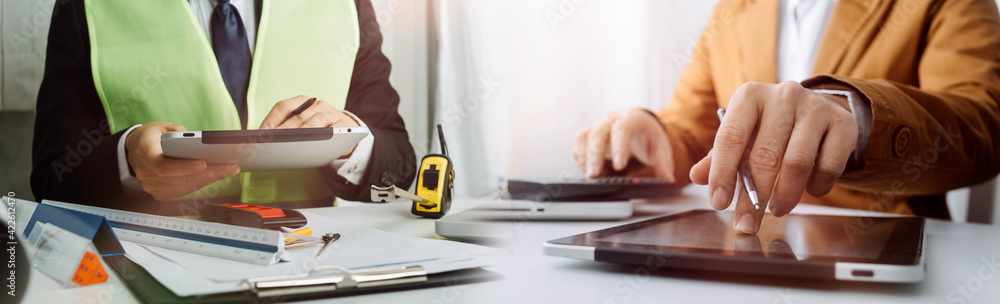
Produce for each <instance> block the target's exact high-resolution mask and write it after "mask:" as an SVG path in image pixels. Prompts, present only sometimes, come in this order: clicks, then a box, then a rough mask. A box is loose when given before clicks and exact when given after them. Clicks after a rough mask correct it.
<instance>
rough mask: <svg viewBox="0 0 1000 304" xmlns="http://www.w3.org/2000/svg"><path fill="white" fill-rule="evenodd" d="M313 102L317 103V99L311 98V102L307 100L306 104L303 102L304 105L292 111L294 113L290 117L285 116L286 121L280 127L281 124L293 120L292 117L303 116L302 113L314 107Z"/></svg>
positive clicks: (289, 114)
mask: <svg viewBox="0 0 1000 304" xmlns="http://www.w3.org/2000/svg"><path fill="white" fill-rule="evenodd" d="M313 102H316V98H315V97H313V98H309V100H306V102H303V103H302V105H300V106H299V107H298V108H295V110H292V113H288V116H285V119H284V120H282V121H281V123H279V124H278V125H279V126H280V125H281V124H283V123H285V122H286V121H288V120H289V119H292V117H295V115H299V114H302V112H305V111H306V109H309V107H311V106H312V105H313Z"/></svg>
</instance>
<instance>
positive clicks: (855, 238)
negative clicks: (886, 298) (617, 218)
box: [545, 210, 924, 282]
mask: <svg viewBox="0 0 1000 304" xmlns="http://www.w3.org/2000/svg"><path fill="white" fill-rule="evenodd" d="M732 216H733V213H732V212H731V211H714V210H693V211H689V212H685V213H680V214H675V215H668V216H663V217H658V218H653V219H650V220H646V221H641V222H637V223H632V224H627V225H622V226H617V227H612V228H608V229H604V230H599V231H594V232H589V233H584V234H579V235H575V236H570V237H566V238H561V239H556V240H552V241H549V242H547V243H546V244H545V253H546V254H547V255H552V256H561V257H570V258H578V259H584V260H594V261H602V262H611V263H624V264H633V265H648V264H650V263H654V264H656V265H658V266H661V267H666V268H676V269H688V270H702V271H713V272H733V273H743V274H759V275H776V276H789V277H810V278H821V279H836V280H860V281H882V282H915V281H921V280H923V277H924V264H923V254H922V249H923V243H924V219H923V218H920V217H875V218H873V217H853V216H829V215H803V214H792V215H788V216H784V217H773V216H771V215H770V214H767V215H765V217H764V222H763V223H762V225H761V230H760V232H759V233H758V234H756V235H744V234H739V233H736V232H735V231H734V230H733V229H732Z"/></svg>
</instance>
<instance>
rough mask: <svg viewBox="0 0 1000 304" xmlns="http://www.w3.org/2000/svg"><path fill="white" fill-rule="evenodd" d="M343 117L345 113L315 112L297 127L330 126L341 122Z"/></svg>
mask: <svg viewBox="0 0 1000 304" xmlns="http://www.w3.org/2000/svg"><path fill="white" fill-rule="evenodd" d="M344 118H347V116H346V115H340V116H339V117H338V115H336V114H333V113H330V112H317V113H314V114H313V115H312V116H311V117H309V118H308V119H306V120H305V121H303V122H302V125H301V126H299V128H325V127H332V126H333V124H334V123H336V122H341V121H343V120H344ZM278 128H281V126H278Z"/></svg>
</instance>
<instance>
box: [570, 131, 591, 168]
mask: <svg viewBox="0 0 1000 304" xmlns="http://www.w3.org/2000/svg"><path fill="white" fill-rule="evenodd" d="M590 130H591V128H590V127H587V128H585V129H583V130H581V131H580V133H576V145H575V146H573V161H574V162H576V167H577V168H579V169H580V172H587V137H588V136H590Z"/></svg>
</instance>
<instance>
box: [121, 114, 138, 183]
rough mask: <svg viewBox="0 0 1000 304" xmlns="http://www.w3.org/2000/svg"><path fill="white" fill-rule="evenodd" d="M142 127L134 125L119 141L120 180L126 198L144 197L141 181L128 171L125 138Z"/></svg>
mask: <svg viewBox="0 0 1000 304" xmlns="http://www.w3.org/2000/svg"><path fill="white" fill-rule="evenodd" d="M139 126H142V124H138V125H134V126H132V127H131V128H128V129H127V130H125V132H124V133H122V138H120V139H118V178H119V180H121V183H122V191H123V192H125V197H137V196H139V195H142V192H143V191H142V184H141V183H139V179H138V178H135V175H132V172H131V170H129V169H128V159H127V158H126V157H125V138H127V137H128V135H129V133H132V130H135V128H138V127H139Z"/></svg>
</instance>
